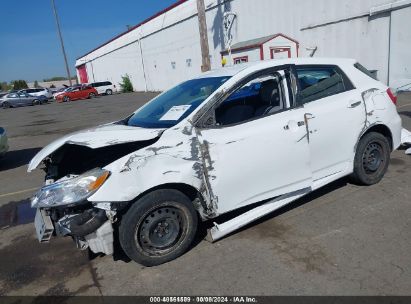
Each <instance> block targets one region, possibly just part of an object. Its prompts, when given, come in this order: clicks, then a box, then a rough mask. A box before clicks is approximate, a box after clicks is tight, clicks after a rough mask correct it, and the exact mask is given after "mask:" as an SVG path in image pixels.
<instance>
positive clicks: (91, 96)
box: [88, 93, 96, 98]
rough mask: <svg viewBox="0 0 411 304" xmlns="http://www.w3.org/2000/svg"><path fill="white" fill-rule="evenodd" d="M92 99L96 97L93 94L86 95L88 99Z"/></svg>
mask: <svg viewBox="0 0 411 304" xmlns="http://www.w3.org/2000/svg"><path fill="white" fill-rule="evenodd" d="M94 97H96V94H94V93H90V94H88V98H94Z"/></svg>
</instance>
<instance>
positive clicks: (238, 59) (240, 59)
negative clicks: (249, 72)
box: [234, 56, 248, 64]
mask: <svg viewBox="0 0 411 304" xmlns="http://www.w3.org/2000/svg"><path fill="white" fill-rule="evenodd" d="M246 62H248V56H243V57H236V58H234V64H242V63H246Z"/></svg>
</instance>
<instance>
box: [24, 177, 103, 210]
mask: <svg viewBox="0 0 411 304" xmlns="http://www.w3.org/2000/svg"><path fill="white" fill-rule="evenodd" d="M109 175H110V172H109V171H107V170H103V169H93V170H91V171H88V172H86V173H84V174H82V175H80V176H77V177H74V178H70V179H67V180H64V181H58V182H56V183H54V184H51V185H47V186H44V187H43V188H41V189H40V190H39V191H38V192H37V193H36V195H35V196H34V197H33V198H32V199H31V207H32V208H48V207H57V206H64V205H70V204H75V203H78V202H81V201H84V200H85V199H86V198H88V197H89V196H91V195H92V194H93V193H94V192H96V191H97V190H98V189H99V188H100V187H101V185H103V183H104V182H105V181H106V180H107V178H108V177H109Z"/></svg>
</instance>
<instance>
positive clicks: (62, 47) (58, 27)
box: [51, 0, 73, 86]
mask: <svg viewBox="0 0 411 304" xmlns="http://www.w3.org/2000/svg"><path fill="white" fill-rule="evenodd" d="M51 6H52V8H53V12H54V17H55V18H56V25H57V32H58V34H59V38H60V44H61V50H62V51H63V56H64V62H65V64H66V71H67V77H68V79H69V83H70V86H72V85H73V84H72V82H71V76H70V69H69V66H68V63H67V55H66V49H65V48H64V43H63V36H62V35H61V30H60V22H59V17H58V15H57V10H56V5H55V4H54V0H51Z"/></svg>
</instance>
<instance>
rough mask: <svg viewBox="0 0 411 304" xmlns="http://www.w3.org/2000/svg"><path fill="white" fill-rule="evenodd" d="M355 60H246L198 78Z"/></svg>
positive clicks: (352, 62) (346, 62) (345, 62)
mask: <svg viewBox="0 0 411 304" xmlns="http://www.w3.org/2000/svg"><path fill="white" fill-rule="evenodd" d="M356 62H357V61H356V60H355V59H350V58H312V57H306V58H288V59H273V60H265V61H257V62H247V63H243V64H238V65H234V66H229V67H224V68H220V69H216V70H212V71H210V72H206V73H204V74H202V75H200V76H199V77H198V78H209V77H231V76H234V75H236V74H238V73H240V72H241V71H245V70H247V69H250V70H255V69H258V68H260V69H265V68H270V67H276V66H281V65H286V64H295V65H311V64H313V65H320V64H325V65H338V66H341V65H353V64H355V63H356Z"/></svg>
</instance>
